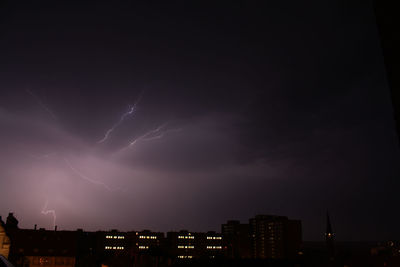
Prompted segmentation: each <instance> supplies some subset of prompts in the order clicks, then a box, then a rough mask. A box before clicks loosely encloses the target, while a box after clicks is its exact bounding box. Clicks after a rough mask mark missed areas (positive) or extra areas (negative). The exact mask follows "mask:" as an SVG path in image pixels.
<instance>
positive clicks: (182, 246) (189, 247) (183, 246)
mask: <svg viewBox="0 0 400 267" xmlns="http://www.w3.org/2000/svg"><path fill="white" fill-rule="evenodd" d="M178 248H190V249H191V248H194V246H178Z"/></svg>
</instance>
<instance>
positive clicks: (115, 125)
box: [97, 91, 143, 144]
mask: <svg viewBox="0 0 400 267" xmlns="http://www.w3.org/2000/svg"><path fill="white" fill-rule="evenodd" d="M142 95H143V91H142V92H141V93H140V95H139V98H138V100H137V101H136V102H135V103H134V104H133V105H132V106H129V107H128V111H127V112H125V113H124V114H122V115H121V117H120V118H119V121H117V123H115V124H114V125H113V126H112V127H111V128H110V129H108V130H107V131H106V133H105V134H104V137H103V138H102V139H101V140H100V141H98V142H97V143H98V144H101V143H103V142H105V141H106V140H107V139H108V137H109V136H110V134H111V133H112V132H113V131H114V130H115V129H116V128H117V127H118V126H119V125H121V124H122V123H123V122H124V120H125V118H126V117H128V116H130V115H132V114H135V112H136V110H137V106H138V103H139V101H140V99H141V98H142Z"/></svg>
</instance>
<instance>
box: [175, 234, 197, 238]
mask: <svg viewBox="0 0 400 267" xmlns="http://www.w3.org/2000/svg"><path fill="white" fill-rule="evenodd" d="M178 238H179V239H194V236H192V235H190V234H189V236H187V235H180V236H178Z"/></svg>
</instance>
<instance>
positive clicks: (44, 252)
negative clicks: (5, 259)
mask: <svg viewBox="0 0 400 267" xmlns="http://www.w3.org/2000/svg"><path fill="white" fill-rule="evenodd" d="M9 235H10V239H11V249H10V260H11V261H12V262H14V263H16V264H17V266H30V267H35V266H43V265H45V266H49V267H52V266H54V267H55V266H57V267H74V266H75V259H76V244H77V236H76V232H73V231H46V230H44V229H39V230H29V229H12V230H9Z"/></svg>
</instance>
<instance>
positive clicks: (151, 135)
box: [117, 123, 182, 153]
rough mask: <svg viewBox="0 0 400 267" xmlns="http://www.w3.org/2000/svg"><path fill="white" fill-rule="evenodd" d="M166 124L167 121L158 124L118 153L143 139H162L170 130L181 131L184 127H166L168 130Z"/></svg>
mask: <svg viewBox="0 0 400 267" xmlns="http://www.w3.org/2000/svg"><path fill="white" fill-rule="evenodd" d="M166 125H167V123H164V124H162V125H160V126H158V127H157V128H155V129H153V130H150V131H148V132H146V133H145V134H143V135H141V136H139V137H137V138H135V139H133V140H132V141H131V142H129V144H128V145H127V146H126V147H123V148H122V149H120V150H119V151H118V152H117V153H119V152H122V151H125V150H126V149H129V148H132V147H133V146H134V145H135V144H137V143H138V142H141V141H152V140H156V139H161V138H163V137H164V136H165V135H166V134H167V133H169V132H179V131H181V130H182V129H179V128H178V129H166V130H164V128H165V127H166Z"/></svg>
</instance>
